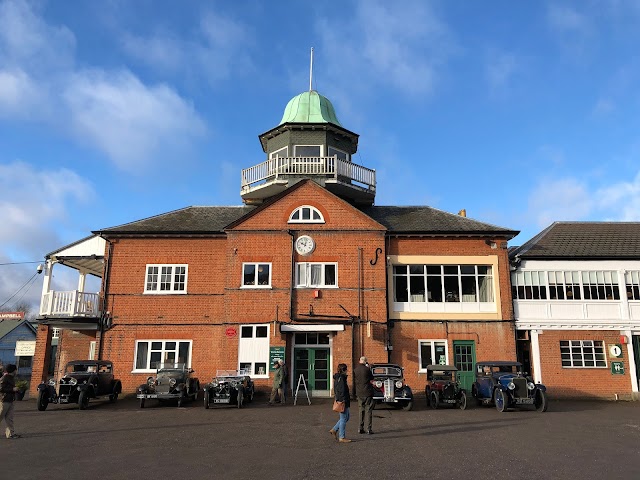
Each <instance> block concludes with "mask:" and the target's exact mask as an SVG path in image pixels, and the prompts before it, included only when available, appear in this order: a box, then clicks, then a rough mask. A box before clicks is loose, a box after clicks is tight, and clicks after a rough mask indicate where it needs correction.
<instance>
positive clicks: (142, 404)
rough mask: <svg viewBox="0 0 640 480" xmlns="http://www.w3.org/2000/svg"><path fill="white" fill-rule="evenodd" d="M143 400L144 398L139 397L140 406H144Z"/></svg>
mask: <svg viewBox="0 0 640 480" xmlns="http://www.w3.org/2000/svg"><path fill="white" fill-rule="evenodd" d="M144 401H145V399H144V398H141V399H140V408H144Z"/></svg>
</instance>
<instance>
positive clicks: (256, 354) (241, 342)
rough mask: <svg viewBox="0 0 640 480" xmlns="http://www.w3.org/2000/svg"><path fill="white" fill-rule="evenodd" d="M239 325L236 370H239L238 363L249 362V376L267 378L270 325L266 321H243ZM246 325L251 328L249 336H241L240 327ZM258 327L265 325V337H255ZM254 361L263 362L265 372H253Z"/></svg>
mask: <svg viewBox="0 0 640 480" xmlns="http://www.w3.org/2000/svg"><path fill="white" fill-rule="evenodd" d="M239 327H240V334H239V336H238V337H239V338H238V370H240V365H242V364H245V365H246V364H250V365H251V367H250V369H251V373H250V375H251V378H269V352H270V346H271V345H270V343H269V339H270V335H271V328H270V327H271V325H270V324H268V323H256V324H250V323H246V324H245V323H243V324H241V325H240V326H239ZM246 327H251V328H252V334H251V337H243V336H242V329H243V328H246ZM258 327H266V329H267V336H266V337H256V330H257V328H258ZM256 363H264V365H265V373H264V374H263V375H259V374H257V373H255V365H256Z"/></svg>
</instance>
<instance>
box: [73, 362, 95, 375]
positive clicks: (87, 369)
mask: <svg viewBox="0 0 640 480" xmlns="http://www.w3.org/2000/svg"><path fill="white" fill-rule="evenodd" d="M96 368H97V367H96V365H93V364H92V365H84V364H74V365H67V368H66V370H65V372H66V373H93V372H95V371H96Z"/></svg>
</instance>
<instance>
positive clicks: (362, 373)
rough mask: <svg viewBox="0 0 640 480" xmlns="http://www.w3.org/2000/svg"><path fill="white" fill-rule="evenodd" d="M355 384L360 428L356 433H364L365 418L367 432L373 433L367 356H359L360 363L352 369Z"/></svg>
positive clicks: (370, 379)
mask: <svg viewBox="0 0 640 480" xmlns="http://www.w3.org/2000/svg"><path fill="white" fill-rule="evenodd" d="M353 376H354V381H355V384H356V397H357V398H358V413H359V416H360V428H359V429H358V433H364V432H365V430H364V424H365V419H366V423H367V433H368V434H369V435H372V434H373V430H372V429H371V424H372V421H373V407H374V405H375V404H374V402H373V385H372V384H371V382H372V381H373V374H372V373H371V369H370V368H369V365H368V364H367V357H360V364H359V365H358V366H357V367H356V369H355V370H354V371H353Z"/></svg>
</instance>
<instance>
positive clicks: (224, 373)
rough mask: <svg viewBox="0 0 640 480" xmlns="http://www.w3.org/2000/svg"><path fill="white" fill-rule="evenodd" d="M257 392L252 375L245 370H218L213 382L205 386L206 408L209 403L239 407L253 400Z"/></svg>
mask: <svg viewBox="0 0 640 480" xmlns="http://www.w3.org/2000/svg"><path fill="white" fill-rule="evenodd" d="M254 393H255V390H254V386H253V381H252V380H251V377H250V376H249V375H247V373H246V372H245V371H243V370H218V372H217V373H216V376H215V378H214V379H213V380H212V381H211V383H209V384H207V385H205V386H204V408H209V405H211V404H214V405H218V404H223V405H230V404H231V405H236V406H237V407H238V408H242V406H243V405H244V404H245V403H246V402H251V401H252V400H253V395H254Z"/></svg>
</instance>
